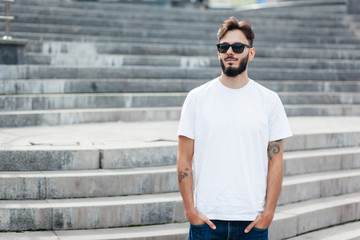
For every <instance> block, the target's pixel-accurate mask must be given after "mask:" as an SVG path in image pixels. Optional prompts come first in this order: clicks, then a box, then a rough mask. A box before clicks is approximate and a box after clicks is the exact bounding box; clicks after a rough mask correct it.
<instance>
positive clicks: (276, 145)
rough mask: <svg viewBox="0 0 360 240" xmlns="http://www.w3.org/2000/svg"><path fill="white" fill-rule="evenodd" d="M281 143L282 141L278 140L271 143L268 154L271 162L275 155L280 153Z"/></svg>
mask: <svg viewBox="0 0 360 240" xmlns="http://www.w3.org/2000/svg"><path fill="white" fill-rule="evenodd" d="M280 142H281V140H276V141H273V142H270V143H269V146H268V150H267V152H268V157H269V159H270V160H272V159H273V157H274V155H276V154H278V153H279V152H280Z"/></svg>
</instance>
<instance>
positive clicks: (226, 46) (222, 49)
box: [218, 44, 230, 53]
mask: <svg viewBox="0 0 360 240" xmlns="http://www.w3.org/2000/svg"><path fill="white" fill-rule="evenodd" d="M229 47H230V45H229V44H219V46H218V49H219V52H220V53H226V52H227V50H228V49H229Z"/></svg>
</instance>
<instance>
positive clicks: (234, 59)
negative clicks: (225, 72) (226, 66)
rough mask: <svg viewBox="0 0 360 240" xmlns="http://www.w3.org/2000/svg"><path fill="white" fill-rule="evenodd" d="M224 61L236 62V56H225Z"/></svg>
mask: <svg viewBox="0 0 360 240" xmlns="http://www.w3.org/2000/svg"><path fill="white" fill-rule="evenodd" d="M225 61H226V62H236V61H237V58H225Z"/></svg>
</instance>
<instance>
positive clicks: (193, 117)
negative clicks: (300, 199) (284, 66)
mask: <svg viewBox="0 0 360 240" xmlns="http://www.w3.org/2000/svg"><path fill="white" fill-rule="evenodd" d="M217 36H218V40H219V44H218V45H217V47H218V58H219V60H220V65H221V68H222V74H221V76H220V77H218V78H216V79H213V80H212V81H209V82H207V83H205V84H203V85H202V86H200V87H197V88H195V89H194V90H192V91H190V93H189V94H188V96H187V98H186V100H185V102H184V106H183V109H182V113H181V119H180V124H179V131H178V135H179V145H178V164H177V165H178V167H177V169H178V170H177V171H178V180H179V181H178V183H179V189H180V192H181V195H182V198H183V202H184V207H185V212H186V216H187V218H188V219H189V221H190V224H191V225H190V231H189V239H195V240H200V239H206V240H210V239H216V240H220V239H241V240H247V239H258V240H263V239H268V230H267V229H268V226H269V225H270V223H271V221H272V219H273V217H274V212H275V207H276V202H277V199H278V197H279V194H280V190H281V183H282V172H283V139H284V138H286V137H290V136H291V135H292V134H291V130H290V127H289V124H288V121H287V117H286V114H285V111H284V108H283V106H282V103H281V101H280V98H279V97H278V95H277V94H276V93H274V92H272V91H270V90H268V89H266V88H265V87H263V86H261V85H259V84H258V83H256V82H255V81H253V80H251V79H249V78H248V72H247V63H248V61H251V60H252V59H253V58H254V56H255V49H254V48H253V40H254V32H253V30H252V28H251V25H250V24H249V23H248V22H245V21H241V22H239V21H238V20H237V19H236V18H234V17H231V18H229V19H228V20H226V21H225V22H224V23H223V25H222V26H221V28H220V29H219V32H218V35H217ZM193 169H194V170H193ZM193 183H194V185H195V193H194V192H193ZM194 198H195V200H194Z"/></svg>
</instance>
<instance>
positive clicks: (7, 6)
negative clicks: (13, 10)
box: [0, 0, 14, 40]
mask: <svg viewBox="0 0 360 240" xmlns="http://www.w3.org/2000/svg"><path fill="white" fill-rule="evenodd" d="M0 1H4V2H5V16H0V19H4V20H5V36H3V37H2V39H4V40H10V39H12V37H11V35H10V20H14V17H13V16H10V2H14V0H0Z"/></svg>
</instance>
